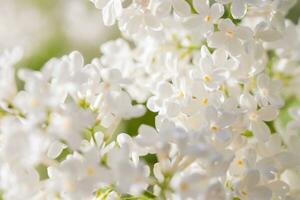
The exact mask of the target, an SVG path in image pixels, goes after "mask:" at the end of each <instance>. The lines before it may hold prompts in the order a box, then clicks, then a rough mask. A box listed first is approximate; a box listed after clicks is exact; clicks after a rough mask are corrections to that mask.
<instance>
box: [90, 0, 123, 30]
mask: <svg viewBox="0 0 300 200" xmlns="http://www.w3.org/2000/svg"><path fill="white" fill-rule="evenodd" d="M91 1H92V2H93V3H94V4H95V7H96V8H98V9H101V10H102V16H103V22H104V24H105V25H108V26H110V25H113V24H114V23H115V21H116V19H117V18H118V17H119V16H120V15H121V14H122V10H123V8H122V0H91Z"/></svg>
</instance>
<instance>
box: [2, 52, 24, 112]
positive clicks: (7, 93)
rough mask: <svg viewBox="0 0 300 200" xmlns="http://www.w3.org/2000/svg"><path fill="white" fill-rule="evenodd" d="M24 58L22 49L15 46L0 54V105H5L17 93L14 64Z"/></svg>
mask: <svg viewBox="0 0 300 200" xmlns="http://www.w3.org/2000/svg"><path fill="white" fill-rule="evenodd" d="M21 58H22V50H21V49H20V48H15V49H13V50H11V51H5V52H3V53H1V56H0V90H1V92H0V106H1V107H3V106H4V107H5V106H7V104H9V103H10V101H12V99H13V98H14V96H15V95H16V93H17V86H16V83H15V68H14V65H15V64H16V63H17V62H18V61H19V60H20V59H21Z"/></svg>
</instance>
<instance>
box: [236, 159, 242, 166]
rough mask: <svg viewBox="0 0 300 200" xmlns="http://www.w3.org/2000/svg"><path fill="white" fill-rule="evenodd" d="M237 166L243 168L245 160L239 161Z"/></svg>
mask: <svg viewBox="0 0 300 200" xmlns="http://www.w3.org/2000/svg"><path fill="white" fill-rule="evenodd" d="M236 164H237V165H239V166H243V165H244V161H243V160H237V161H236Z"/></svg>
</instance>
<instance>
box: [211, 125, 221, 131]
mask: <svg viewBox="0 0 300 200" xmlns="http://www.w3.org/2000/svg"><path fill="white" fill-rule="evenodd" d="M210 130H211V131H212V132H217V131H219V130H220V127H219V126H218V125H217V124H212V125H211V126H210Z"/></svg>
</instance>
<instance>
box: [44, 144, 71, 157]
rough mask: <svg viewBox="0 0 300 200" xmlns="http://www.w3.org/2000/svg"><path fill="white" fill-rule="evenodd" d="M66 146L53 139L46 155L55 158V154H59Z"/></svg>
mask: <svg viewBox="0 0 300 200" xmlns="http://www.w3.org/2000/svg"><path fill="white" fill-rule="evenodd" d="M66 147H67V146H66V145H65V144H63V143H61V142H59V141H55V142H54V143H52V144H51V145H50V147H49V149H48V152H47V156H48V157H49V158H52V159H55V158H57V156H59V155H60V154H61V152H62V151H63V150H64V149H65V148H66Z"/></svg>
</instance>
